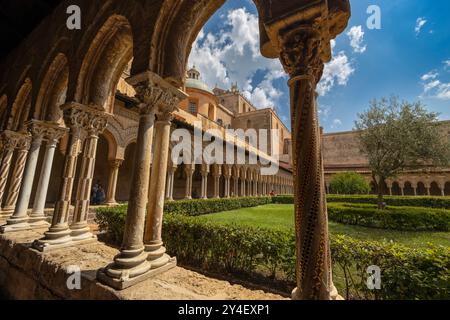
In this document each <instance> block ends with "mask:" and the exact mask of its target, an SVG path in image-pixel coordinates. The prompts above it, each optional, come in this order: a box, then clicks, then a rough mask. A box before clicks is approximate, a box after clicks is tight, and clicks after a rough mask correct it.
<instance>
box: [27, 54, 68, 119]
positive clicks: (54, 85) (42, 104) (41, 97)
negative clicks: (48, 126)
mask: <svg viewBox="0 0 450 320" xmlns="http://www.w3.org/2000/svg"><path fill="white" fill-rule="evenodd" d="M68 81H69V67H68V60H67V57H66V56H65V55H64V54H62V53H59V54H57V55H56V57H55V58H54V59H53V62H52V63H51V65H50V67H49V68H48V70H47V72H46V74H45V76H44V78H43V79H42V84H41V86H40V88H39V91H38V95H37V98H36V103H35V109H34V114H33V117H34V118H35V119H39V120H45V121H51V122H57V123H59V124H63V123H64V121H63V118H62V111H61V110H60V108H59V107H60V106H61V105H63V104H64V103H65V102H66V95H67V86H68Z"/></svg>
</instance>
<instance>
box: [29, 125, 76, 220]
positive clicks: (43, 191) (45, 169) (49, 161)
mask: <svg viewBox="0 0 450 320" xmlns="http://www.w3.org/2000/svg"><path fill="white" fill-rule="evenodd" d="M68 131H69V130H68V129H66V128H62V127H54V128H52V129H50V130H49V131H48V132H47V137H46V138H47V144H46V146H45V154H44V161H43V162H42V169H41V175H40V177H39V182H38V186H37V189H36V195H35V198H34V204H33V210H32V212H31V215H30V219H29V220H28V221H29V223H31V224H34V223H36V222H40V221H43V220H44V219H45V218H46V217H45V214H44V209H45V202H46V200H47V191H48V186H49V182H50V176H51V172H52V165H53V158H54V156H55V150H56V146H57V145H58V141H59V140H60V139H61V138H62V137H63V136H64V134H66V133H67V132H68Z"/></svg>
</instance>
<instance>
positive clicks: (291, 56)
mask: <svg viewBox="0 0 450 320" xmlns="http://www.w3.org/2000/svg"><path fill="white" fill-rule="evenodd" d="M279 37H280V43H281V52H280V60H281V62H282V64H283V67H284V69H285V71H286V72H287V73H288V74H289V75H290V76H291V78H295V77H301V76H303V77H312V78H313V79H314V80H315V81H316V82H318V81H319V80H320V77H321V75H322V72H323V67H324V63H323V61H322V58H321V55H320V50H321V42H322V39H321V35H320V31H319V30H318V29H317V28H316V27H314V26H310V25H302V26H298V27H296V28H294V29H292V30H289V31H287V32H284V33H282V34H281V35H280V36H279Z"/></svg>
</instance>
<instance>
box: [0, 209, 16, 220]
mask: <svg viewBox="0 0 450 320" xmlns="http://www.w3.org/2000/svg"><path fill="white" fill-rule="evenodd" d="M13 213H14V210H5V209H1V210H0V218H9V217H11V216H12V215H13Z"/></svg>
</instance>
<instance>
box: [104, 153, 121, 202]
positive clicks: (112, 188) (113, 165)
mask: <svg viewBox="0 0 450 320" xmlns="http://www.w3.org/2000/svg"><path fill="white" fill-rule="evenodd" d="M122 163H123V160H122V159H114V160H110V161H109V178H108V192H107V194H106V202H105V204H107V205H108V206H115V205H116V204H117V201H116V190H117V179H118V177H119V169H120V167H121V166H122Z"/></svg>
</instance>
